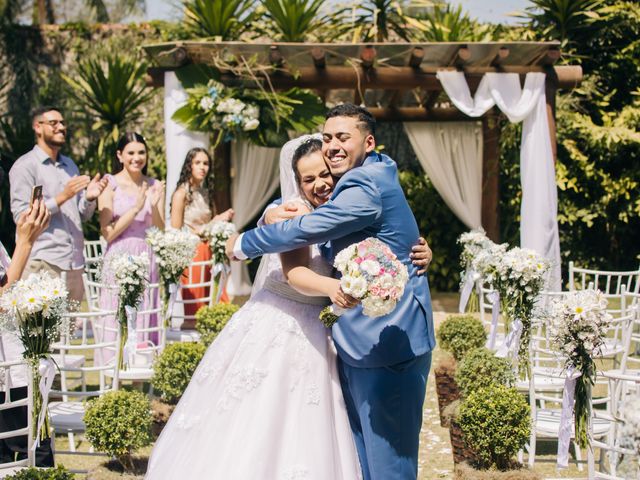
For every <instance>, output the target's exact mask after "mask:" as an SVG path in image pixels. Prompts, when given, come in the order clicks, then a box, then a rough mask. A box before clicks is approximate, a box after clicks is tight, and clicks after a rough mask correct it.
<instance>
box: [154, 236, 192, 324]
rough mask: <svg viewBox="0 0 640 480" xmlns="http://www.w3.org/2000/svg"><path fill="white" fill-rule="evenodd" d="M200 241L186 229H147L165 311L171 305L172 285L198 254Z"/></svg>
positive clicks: (178, 279)
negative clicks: (160, 284)
mask: <svg viewBox="0 0 640 480" xmlns="http://www.w3.org/2000/svg"><path fill="white" fill-rule="evenodd" d="M198 241H199V239H198V237H197V236H196V235H194V234H193V233H191V232H190V231H188V230H186V229H181V230H177V229H173V228H171V229H167V230H165V231H162V230H160V229H159V228H156V227H152V228H150V229H149V230H147V244H148V245H149V246H150V247H151V249H152V250H153V253H154V254H155V256H156V263H157V264H158V270H159V272H160V278H161V281H162V287H163V300H164V308H165V313H166V310H167V308H168V306H169V293H170V290H171V288H170V286H171V285H172V284H177V283H178V282H179V281H180V277H181V276H182V274H183V272H184V269H185V268H187V267H188V266H189V264H190V263H191V261H192V260H193V257H194V256H195V254H196V247H197V246H198Z"/></svg>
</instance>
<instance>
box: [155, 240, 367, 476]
mask: <svg viewBox="0 0 640 480" xmlns="http://www.w3.org/2000/svg"><path fill="white" fill-rule="evenodd" d="M270 264H271V265H270V266H269V267H268V268H269V273H268V275H267V277H266V280H265V285H264V288H262V289H261V290H260V291H259V292H258V293H256V294H255V295H254V296H253V297H252V298H251V299H250V300H249V301H248V302H247V303H246V304H245V305H244V306H243V307H242V308H241V309H240V310H239V311H238V312H237V313H236V314H235V315H234V316H233V317H232V318H231V320H230V321H229V323H228V324H227V326H226V327H225V328H224V330H223V331H222V332H221V333H220V335H219V336H218V337H217V338H216V340H215V341H214V342H213V343H212V344H211V346H210V347H209V349H208V350H207V353H206V354H205V356H204V358H203V359H202V361H201V362H200V365H199V366H198V368H197V370H196V372H195V374H194V375H193V378H192V380H191V383H190V384H189V386H188V388H187V390H186V391H185V393H184V395H183V396H182V399H181V400H180V402H179V403H178V406H177V407H176V409H175V411H174V412H173V414H172V415H171V417H170V419H169V422H168V424H167V425H166V427H165V428H164V430H163V432H162V434H161V435H160V438H159V439H158V441H157V443H156V445H155V448H154V450H153V453H152V455H151V458H150V460H149V468H148V471H147V476H146V478H148V479H150V480H159V479H167V480H169V479H170V480H175V479H179V478H184V479H189V480H197V479H233V480H244V479H247V480H249V479H251V480H256V479H260V480H280V479H282V480H303V479H305V480H306V479H309V480H312V479H313V480H340V479H345V480H347V479H358V478H361V474H360V467H359V465H358V460H357V456H356V451H355V446H354V444H353V439H352V436H351V430H350V428H349V420H348V418H347V413H346V409H345V405H344V401H343V398H342V392H341V390H340V382H339V379H338V374H337V370H336V354H335V350H334V347H333V343H332V341H331V338H330V335H329V331H328V330H327V329H326V328H325V327H324V326H323V325H322V323H321V322H320V321H319V320H318V314H319V312H320V310H321V309H322V305H321V302H322V299H321V298H320V297H305V296H302V295H300V294H298V293H297V292H295V291H293V290H292V289H291V288H290V287H289V286H288V285H287V284H286V282H285V280H284V278H283V274H282V271H281V269H280V265H279V261H278V259H277V257H274V259H272V260H271V262H270ZM311 268H313V269H314V271H316V272H318V273H320V274H326V275H329V274H330V271H331V269H330V267H329V266H328V265H327V264H326V263H325V262H324V261H323V260H322V259H321V257H320V255H319V254H318V252H317V249H315V247H314V252H313V256H312V260H311Z"/></svg>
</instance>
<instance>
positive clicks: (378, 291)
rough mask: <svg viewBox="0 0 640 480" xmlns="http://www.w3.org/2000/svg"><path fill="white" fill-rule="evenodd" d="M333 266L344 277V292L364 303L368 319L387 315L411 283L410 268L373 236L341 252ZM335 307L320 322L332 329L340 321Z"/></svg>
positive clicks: (342, 286) (321, 316) (321, 317)
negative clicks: (408, 269)
mask: <svg viewBox="0 0 640 480" xmlns="http://www.w3.org/2000/svg"><path fill="white" fill-rule="evenodd" d="M334 266H335V267H336V269H338V271H339V272H340V273H341V274H342V277H341V278H340V286H341V288H342V291H343V292H344V293H346V294H348V295H351V296H352V297H354V298H357V299H360V300H361V301H362V312H363V313H364V314H365V315H367V316H369V317H380V316H382V315H387V314H389V313H391V312H392V311H393V309H394V308H395V307H396V304H397V302H398V300H400V298H401V297H402V295H403V294H404V288H405V286H406V284H407V281H408V280H409V273H408V271H407V267H406V266H405V265H404V264H403V263H402V262H400V261H399V260H398V259H397V257H396V255H395V254H394V253H393V252H392V251H391V249H390V248H389V247H388V246H387V245H385V244H384V243H383V242H381V241H380V240H378V239H376V238H373V237H370V238H367V239H365V240H363V241H361V242H359V243H354V244H352V245H350V246H348V247H347V248H345V249H343V250H341V251H340V252H339V253H338V254H337V255H336V257H335V259H334ZM333 310H334V309H332V307H327V308H325V309H323V310H322V312H321V313H320V320H322V322H323V323H324V324H325V325H326V326H327V327H330V326H332V325H333V324H334V323H335V322H336V321H337V319H338V315H336V314H335V313H334V311H333Z"/></svg>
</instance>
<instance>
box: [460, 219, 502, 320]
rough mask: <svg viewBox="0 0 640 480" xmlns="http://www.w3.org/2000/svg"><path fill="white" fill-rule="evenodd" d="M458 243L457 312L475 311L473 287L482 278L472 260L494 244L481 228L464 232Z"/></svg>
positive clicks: (475, 300)
mask: <svg viewBox="0 0 640 480" xmlns="http://www.w3.org/2000/svg"><path fill="white" fill-rule="evenodd" d="M458 243H459V244H460V245H462V253H461V254H460V266H461V267H462V271H461V272H460V305H459V312H460V313H463V312H465V311H469V312H477V311H478V310H479V307H480V305H479V300H478V295H477V293H476V290H475V288H473V287H474V286H475V285H476V282H477V281H478V280H480V279H481V278H482V275H481V273H480V272H478V271H476V270H474V260H475V259H476V258H477V257H478V255H479V254H480V253H481V252H483V251H486V250H489V249H490V248H491V247H492V246H494V245H495V243H493V242H492V241H491V240H489V237H487V235H486V232H485V231H484V229H482V228H478V229H475V230H471V231H470V232H465V233H463V234H462V235H460V237H459V238H458Z"/></svg>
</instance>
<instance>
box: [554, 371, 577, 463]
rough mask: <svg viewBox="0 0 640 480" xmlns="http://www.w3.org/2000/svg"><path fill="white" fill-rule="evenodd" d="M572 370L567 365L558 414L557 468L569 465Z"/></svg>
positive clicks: (573, 395) (573, 387) (572, 397)
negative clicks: (560, 407)
mask: <svg viewBox="0 0 640 480" xmlns="http://www.w3.org/2000/svg"><path fill="white" fill-rule="evenodd" d="M573 372H574V370H573V367H569V369H568V370H567V376H566V378H565V380H564V390H563V392H562V413H561V414H560V429H559V431H558V459H557V465H558V468H567V467H568V466H569V444H570V443H571V420H572V418H573V401H574V398H575V393H576V378H575V376H574V375H573ZM576 438H577V437H576Z"/></svg>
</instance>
